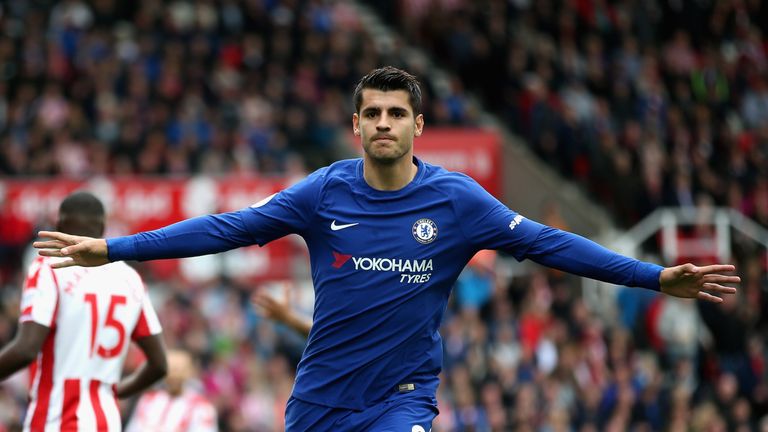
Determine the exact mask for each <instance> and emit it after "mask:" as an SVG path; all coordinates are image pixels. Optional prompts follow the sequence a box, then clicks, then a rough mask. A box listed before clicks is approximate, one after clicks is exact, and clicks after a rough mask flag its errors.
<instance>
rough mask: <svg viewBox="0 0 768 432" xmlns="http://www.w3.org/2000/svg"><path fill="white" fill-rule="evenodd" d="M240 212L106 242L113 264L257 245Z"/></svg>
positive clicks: (197, 219)
mask: <svg viewBox="0 0 768 432" xmlns="http://www.w3.org/2000/svg"><path fill="white" fill-rule="evenodd" d="M254 243H255V241H254V240H253V238H252V237H251V235H250V234H249V233H248V231H247V229H246V228H245V225H244V224H243V221H242V218H241V216H240V213H239V212H231V213H222V214H218V215H208V216H201V217H196V218H193V219H188V220H185V221H181V222H178V223H175V224H173V225H169V226H167V227H164V228H161V229H158V230H155V231H147V232H143V233H138V234H135V235H132V236H126V237H117V238H112V239H108V240H107V248H108V249H107V250H108V254H109V260H110V261H125V260H140V261H145V260H153V259H164V258H186V257H192V256H200V255H208V254H213V253H218V252H223V251H226V250H230V249H235V248H238V247H241V246H246V245H250V244H254Z"/></svg>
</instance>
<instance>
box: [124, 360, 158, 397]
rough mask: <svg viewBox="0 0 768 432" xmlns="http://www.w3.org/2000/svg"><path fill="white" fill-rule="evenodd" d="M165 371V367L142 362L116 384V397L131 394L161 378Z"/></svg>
mask: <svg viewBox="0 0 768 432" xmlns="http://www.w3.org/2000/svg"><path fill="white" fill-rule="evenodd" d="M166 373H167V370H166V369H165V368H163V367H159V366H156V365H153V364H151V363H150V362H144V364H142V365H141V366H139V368H138V369H136V370H135V371H134V372H133V373H132V374H130V375H128V376H127V377H125V378H124V379H123V380H122V381H120V382H119V383H118V384H117V391H116V393H117V397H118V398H120V399H123V398H127V397H130V396H133V395H135V394H136V393H139V392H141V391H142V390H144V389H146V388H148V387H150V386H151V385H152V384H154V383H156V382H157V381H159V380H160V379H162V378H163V377H164V376H165V374H166Z"/></svg>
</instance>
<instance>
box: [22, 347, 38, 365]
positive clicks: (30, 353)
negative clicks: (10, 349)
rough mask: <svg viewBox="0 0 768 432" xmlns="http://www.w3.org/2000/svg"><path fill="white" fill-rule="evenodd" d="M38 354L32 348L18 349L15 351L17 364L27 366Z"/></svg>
mask: <svg viewBox="0 0 768 432" xmlns="http://www.w3.org/2000/svg"><path fill="white" fill-rule="evenodd" d="M38 352H39V350H35V349H33V348H29V347H20V348H19V349H18V350H17V353H18V357H19V362H20V363H21V364H22V365H24V366H28V365H29V364H30V363H32V362H33V361H35V359H37V354H38Z"/></svg>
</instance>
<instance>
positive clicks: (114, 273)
mask: <svg viewBox="0 0 768 432" xmlns="http://www.w3.org/2000/svg"><path fill="white" fill-rule="evenodd" d="M94 268H95V269H98V270H99V272H101V273H102V274H104V275H106V276H107V277H108V278H109V279H112V280H119V279H122V280H125V281H127V282H129V283H130V284H131V285H133V286H142V287H143V286H144V282H143V281H142V279H141V275H140V274H139V272H138V271H136V269H135V268H133V267H131V266H130V265H128V264H127V263H126V262H125V261H115V262H111V263H109V264H105V265H103V266H101V267H94Z"/></svg>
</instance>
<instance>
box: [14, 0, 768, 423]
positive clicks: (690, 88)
mask: <svg viewBox="0 0 768 432" xmlns="http://www.w3.org/2000/svg"><path fill="white" fill-rule="evenodd" d="M362 3H365V4H368V6H370V7H371V8H372V10H374V11H375V12H376V13H377V14H378V16H379V17H380V18H381V19H382V20H383V22H385V23H387V25H389V26H390V27H391V29H392V30H393V31H394V32H395V34H396V35H397V36H396V37H395V39H394V40H393V41H392V43H391V44H389V45H387V44H382V43H380V42H381V41H379V40H377V39H376V38H377V36H376V35H375V34H374V33H373V32H372V29H371V26H370V25H367V24H366V22H365V21H364V20H362V19H361V17H360V15H359V13H358V9H357V8H356V7H355V6H354V5H352V4H350V3H348V2H347V1H341V0H338V1H335V0H282V1H280V0H247V1H246V0H222V1H213V0H195V1H191V0H190V1H185V0H176V1H150V0H142V1H133V2H121V1H118V0H93V1H87V2H86V1H81V0H64V1H52V0H48V1H45V0H35V1H27V0H7V1H5V2H3V4H2V5H0V31H2V36H0V175H1V176H3V177H6V178H27V177H30V176H57V177H72V178H87V177H90V176H95V175H110V176H122V175H163V176H188V175H194V174H209V175H218V174H228V173H233V172H234V173H236V172H259V173H263V174H286V173H288V174H291V175H296V173H302V172H308V171H310V170H312V169H314V168H317V167H320V166H323V165H325V164H327V163H329V162H331V161H334V160H336V159H338V158H340V157H346V156H348V155H350V153H351V150H350V146H349V145H348V143H347V140H348V129H349V119H350V114H351V112H353V107H352V104H351V100H350V95H351V90H352V89H353V86H354V84H355V82H356V81H357V79H359V77H361V76H362V75H364V74H365V73H367V72H368V71H370V70H371V69H373V68H375V67H377V66H380V65H384V64H391V65H395V66H400V67H403V68H405V69H407V70H409V71H411V72H412V73H414V74H415V75H417V76H419V78H420V79H421V80H422V82H423V84H424V88H425V93H426V100H425V102H426V103H425V117H426V121H427V124H428V125H430V126H431V125H460V126H467V125H470V126H472V125H476V124H477V123H478V111H477V110H478V109H479V108H478V107H480V108H481V109H484V110H487V111H488V112H491V113H493V114H494V115H496V116H498V118H499V119H500V120H501V121H502V123H503V124H504V125H505V126H506V127H508V128H509V129H510V130H511V131H513V132H514V133H516V134H517V135H519V136H520V137H522V138H523V139H524V140H525V142H527V144H528V145H529V146H530V148H531V149H532V150H533V151H534V152H535V153H536V154H538V155H539V156H540V157H541V159H542V160H544V161H545V162H547V163H549V164H551V165H552V166H553V167H554V169H556V170H557V171H558V172H559V173H560V174H562V175H563V176H564V177H566V178H568V179H570V180H572V181H573V182H575V183H576V184H578V185H580V186H581V187H583V188H584V190H585V191H587V192H588V194H589V196H590V197H591V198H592V199H593V200H594V201H595V202H596V203H599V204H600V205H603V206H605V207H606V208H607V209H608V210H609V211H610V212H611V214H612V215H613V217H614V218H615V221H616V223H617V224H618V225H619V226H623V227H630V226H632V225H633V224H634V223H636V222H637V221H639V220H640V219H641V218H642V217H643V216H645V215H647V214H648V213H650V212H651V211H652V210H654V209H656V208H657V207H659V206H663V205H664V206H666V205H673V206H681V207H690V208H693V207H700V206H702V205H709V206H712V205H717V206H728V207H731V208H733V209H736V210H738V211H740V212H742V213H743V214H744V215H747V216H749V217H751V218H753V219H754V220H755V221H757V222H758V223H760V224H761V225H763V226H766V227H768V172H766V171H767V170H768V160H766V157H767V156H768V40H767V39H766V36H765V35H766V32H768V2H762V1H760V0H721V1H707V0H702V1H675V0H669V1H666V0H648V1H630V0H615V1H610V0H538V1H530V0H479V1H469V0H401V1H399V2H395V1H392V2H377V1H366V2H362ZM403 47H413V48H417V49H420V50H422V53H423V55H424V56H426V58H429V59H430V60H431V61H432V62H434V63H436V64H437V65H438V66H440V67H442V68H443V69H444V70H445V71H448V72H449V85H448V86H447V87H445V86H443V87H441V88H439V89H438V88H437V84H436V83H435V82H434V81H433V80H432V79H431V78H430V74H429V67H428V63H429V62H426V61H425V59H424V58H420V57H413V56H403V55H402V53H403V52H404V50H403V49H402V48H403ZM470 94H471V95H472V96H471V97H470ZM416 154H417V155H418V141H417V147H416ZM510 205H511V206H512V207H513V208H514V203H510ZM0 208H2V206H0ZM7 218H8V217H7V214H6V213H3V212H0V219H3V220H0V234H1V235H0V249H1V250H2V253H3V256H4V257H9V256H15V255H18V254H19V253H20V251H21V250H22V249H23V248H24V247H26V245H27V243H28V241H29V240H30V239H31V238H32V236H33V232H34V230H35V229H36V228H39V227H34V226H23V225H19V224H14V221H11V220H6V219H7ZM552 218H553V219H551V220H544V222H549V223H552V224H553V225H558V224H559V221H560V220H561V219H560V218H558V216H557V211H555V212H554V213H553V215H552ZM735 242H736V244H735V249H734V257H733V261H734V262H735V263H737V265H738V266H739V269H740V271H739V272H740V274H741V276H742V279H743V281H744V282H743V284H742V289H741V292H740V293H739V295H737V296H735V297H731V298H728V299H727V300H726V301H725V302H724V303H723V304H722V305H717V306H711V305H704V304H697V303H695V302H685V301H679V300H673V299H668V298H664V297H660V296H657V295H655V294H654V293H651V292H643V291H638V290H630V289H620V291H619V294H618V296H617V310H618V311H619V312H618V314H616V316H613V317H606V316H605V314H602V313H600V311H595V310H592V309H590V307H589V306H588V305H587V304H586V303H585V302H584V300H583V298H582V296H581V293H580V285H579V284H578V282H577V281H576V280H575V279H573V278H570V277H569V276H567V275H564V274H562V273H558V272H553V271H548V270H543V269H538V268H534V269H533V270H532V271H528V272H525V273H515V272H511V271H510V270H509V266H508V261H507V260H506V258H504V257H496V256H495V255H485V254H484V255H483V256H480V257H478V258H477V259H476V260H474V261H473V263H472V264H471V265H470V266H468V267H467V269H465V271H464V273H463V274H462V276H461V278H460V280H459V282H458V283H457V286H456V287H455V290H454V295H453V298H452V302H451V305H450V308H449V311H448V314H447V316H446V320H445V323H444V327H443V337H444V341H445V359H446V362H445V369H444V373H443V384H442V386H441V389H440V393H439V401H440V410H441V414H440V416H439V417H438V421H437V422H436V423H435V427H434V428H433V430H434V431H436V432H437V431H507V430H513V431H542V432H549V431H601V430H606V431H629V430H632V431H656V430H659V431H661V430H665V431H712V432H715V431H768V420H766V419H768V417H766V416H768V379H766V378H767V376H768V375H766V374H767V373H768V372H767V371H766V363H765V359H766V356H765V355H766V347H765V343H766V334H768V333H766V331H767V330H768V329H767V328H766V324H767V323H766V320H768V316H766V312H765V311H766V310H768V296H767V294H768V293H767V292H766V289H768V279H766V262H767V261H766V257H765V255H764V250H759V249H756V248H754V247H753V246H752V245H750V244H748V243H747V242H739V239H738V238H736V239H735ZM667 264H672V263H667ZM22 276H23V270H22V269H21V268H14V269H13V271H11V272H10V273H9V274H6V276H5V278H4V280H3V289H2V293H1V296H0V298H1V299H2V311H3V312H2V314H0V341H2V342H5V341H8V340H9V339H10V338H11V337H12V335H13V332H14V330H15V321H16V319H17V317H18V296H19V287H20V284H21V278H22ZM147 277H148V279H147V282H148V284H149V285H150V292H152V294H153V296H154V304H155V306H156V308H157V309H158V313H159V315H160V317H161V321H162V324H163V326H164V331H165V335H166V338H167V341H168V344H169V345H170V346H172V347H178V348H183V349H186V350H189V351H191V352H192V353H194V354H195V357H196V358H197V359H198V361H199V362H200V366H201V368H200V376H199V380H198V381H199V382H198V383H197V385H198V386H199V387H200V388H201V389H204V392H205V394H207V395H208V396H209V397H210V399H211V400H212V402H213V403H214V404H215V406H216V407H217V409H218V413H219V423H220V427H221V429H222V430H231V431H279V430H281V429H282V411H283V409H284V405H285V402H286V400H287V398H288V395H289V394H290V389H291V385H292V381H293V374H294V367H295V364H296V362H297V361H298V358H299V357H300V355H301V350H302V346H303V339H302V337H301V336H300V335H298V334H296V333H294V332H292V331H291V330H290V329H288V328H285V327H284V326H281V325H280V324H277V323H274V322H271V321H270V320H267V319H265V318H264V317H263V314H261V313H259V311H258V310H257V309H256V308H254V307H253V305H252V303H251V301H250V298H251V294H252V292H253V291H254V289H268V288H269V287H261V288H258V287H254V286H250V285H248V284H245V283H243V282H242V281H236V280H228V279H225V278H213V279H211V280H207V281H205V282H200V281H198V282H196V283H194V284H190V283H189V282H188V281H184V280H181V279H170V280H164V281H159V280H153V279H152V278H151V276H150V275H147ZM286 284H288V285H290V287H289V288H290V290H291V291H292V292H295V295H293V296H292V297H294V298H296V297H299V298H302V299H304V300H303V301H301V302H299V305H300V307H299V309H300V311H299V312H300V313H304V314H306V315H307V316H309V315H311V295H312V294H311V287H308V286H306V282H305V281H301V280H297V281H290V282H286ZM307 298H309V299H307ZM24 402H25V395H24V383H23V382H22V381H21V380H16V381H11V382H10V383H8V384H4V385H3V386H2V387H0V424H4V425H5V428H6V429H7V430H14V427H15V426H14V425H18V424H19V420H18V419H19V417H20V416H21V415H23V406H24ZM125 409H126V413H128V412H130V410H131V404H130V403H128V404H126V406H125ZM0 430H3V427H2V426H0Z"/></svg>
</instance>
